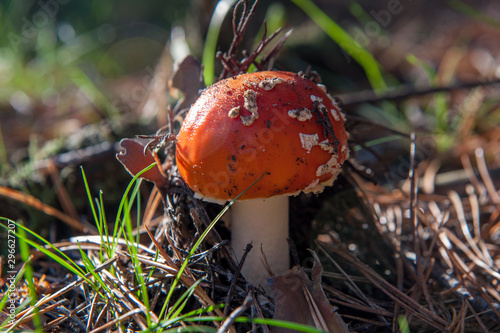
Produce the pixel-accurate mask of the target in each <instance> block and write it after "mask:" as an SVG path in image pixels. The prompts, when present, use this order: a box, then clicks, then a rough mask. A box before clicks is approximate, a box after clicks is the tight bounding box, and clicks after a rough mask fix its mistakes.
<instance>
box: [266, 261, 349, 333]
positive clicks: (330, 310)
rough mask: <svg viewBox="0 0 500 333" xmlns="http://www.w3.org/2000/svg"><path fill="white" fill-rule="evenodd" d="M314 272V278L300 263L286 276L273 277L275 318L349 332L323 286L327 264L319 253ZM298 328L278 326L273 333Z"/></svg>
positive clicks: (329, 330) (286, 332) (272, 288)
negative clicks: (323, 265)
mask: <svg viewBox="0 0 500 333" xmlns="http://www.w3.org/2000/svg"><path fill="white" fill-rule="evenodd" d="M313 256H314V259H315V261H314V266H313V271H312V274H311V275H312V279H313V280H312V281H311V280H310V279H309V278H308V277H307V275H306V273H305V271H304V269H303V268H302V267H299V266H296V267H294V268H292V269H291V270H289V271H288V272H286V273H285V274H284V275H281V276H276V277H274V278H273V280H272V284H271V290H272V291H273V293H274V303H275V312H274V319H279V320H286V321H291V322H295V323H299V324H305V325H310V326H314V327H316V328H318V329H321V330H324V331H327V332H332V333H348V332H349V330H348V329H347V325H346V324H345V323H344V322H343V320H342V318H340V316H339V315H338V313H337V312H336V308H335V307H334V306H332V305H331V304H330V302H329V301H328V299H327V298H326V296H325V294H324V292H323V287H322V286H321V274H322V272H323V267H322V266H321V264H320V263H319V260H318V258H317V257H316V254H315V253H313ZM288 332H295V331H294V330H290V329H285V328H280V327H278V328H275V329H274V330H273V333H288Z"/></svg>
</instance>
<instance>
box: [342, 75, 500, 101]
mask: <svg viewBox="0 0 500 333" xmlns="http://www.w3.org/2000/svg"><path fill="white" fill-rule="evenodd" d="M497 84H500V79H498V80H493V81H485V82H463V83H457V84H454V85H450V86H444V87H430V88H416V87H414V86H403V87H400V88H395V89H393V90H390V91H388V92H386V93H385V94H383V95H377V94H375V93H374V92H373V91H362V92H356V93H349V94H343V95H340V96H339V99H341V100H342V104H344V105H358V104H363V103H377V102H380V101H385V100H400V99H405V98H409V97H413V96H422V95H429V94H435V93H439V92H449V91H453V90H461V89H463V90H466V89H472V88H476V87H487V86H492V85H497Z"/></svg>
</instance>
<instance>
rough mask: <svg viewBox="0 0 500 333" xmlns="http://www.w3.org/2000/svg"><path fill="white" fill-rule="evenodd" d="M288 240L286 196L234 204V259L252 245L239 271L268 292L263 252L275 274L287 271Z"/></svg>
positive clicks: (232, 222) (232, 227) (232, 226)
mask: <svg viewBox="0 0 500 333" xmlns="http://www.w3.org/2000/svg"><path fill="white" fill-rule="evenodd" d="M287 238H288V196H286V195H279V196H275V197H272V198H268V199H251V200H242V201H236V202H235V203H234V204H233V206H232V207H231V247H232V248H233V250H234V252H235V254H236V258H237V260H238V261H240V260H241V258H242V257H243V254H244V252H245V248H246V246H247V244H248V243H252V245H253V248H252V250H251V251H250V252H249V253H248V256H247V257H246V259H245V264H244V265H243V268H242V270H241V274H242V275H243V276H244V277H245V279H247V281H249V282H250V283H252V284H254V285H256V286H258V285H259V284H260V285H262V286H263V287H264V288H265V289H268V284H267V279H268V278H269V274H268V272H267V270H266V269H265V268H264V264H263V263H262V252H263V253H264V255H265V257H266V260H267V263H268V264H269V267H270V268H271V271H272V273H273V274H274V275H281V274H283V273H285V272H286V271H287V270H288V269H289V268H290V255H289V248H288V241H287ZM261 247H262V252H261Z"/></svg>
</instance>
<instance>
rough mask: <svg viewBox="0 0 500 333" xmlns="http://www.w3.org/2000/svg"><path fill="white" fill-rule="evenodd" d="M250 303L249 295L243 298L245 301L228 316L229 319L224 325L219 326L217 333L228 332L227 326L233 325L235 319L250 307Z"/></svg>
mask: <svg viewBox="0 0 500 333" xmlns="http://www.w3.org/2000/svg"><path fill="white" fill-rule="evenodd" d="M251 301H252V297H251V296H250V293H248V294H247V296H246V297H245V300H244V301H243V304H241V305H240V306H239V307H237V308H236V309H234V311H233V312H231V314H230V315H229V317H228V318H227V319H226V320H225V321H224V323H223V324H222V325H221V327H220V328H219V330H218V331H217V333H225V332H227V331H228V330H229V326H231V325H232V324H234V321H235V320H236V318H238V317H239V316H240V315H241V314H242V313H243V312H245V311H246V310H247V309H248V307H249V306H250V302H251Z"/></svg>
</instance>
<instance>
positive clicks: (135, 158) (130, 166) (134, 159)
mask: <svg viewBox="0 0 500 333" xmlns="http://www.w3.org/2000/svg"><path fill="white" fill-rule="evenodd" d="M120 145H121V146H122V148H123V149H124V150H123V151H121V152H119V153H118V154H116V158H117V159H118V161H120V163H121V164H123V166H124V167H125V169H127V171H128V172H129V173H130V174H131V175H132V176H135V175H137V174H138V173H139V172H140V171H142V170H143V169H144V168H146V167H148V166H149V165H151V164H152V163H154V162H155V159H154V158H153V156H152V155H151V152H150V151H149V150H146V154H144V145H143V144H142V143H141V142H139V141H138V140H134V139H123V140H121V141H120ZM141 178H143V179H145V180H148V181H150V182H153V183H155V184H156V186H157V187H158V188H161V187H162V186H164V185H165V184H166V182H167V179H166V178H165V177H164V176H163V175H162V173H161V172H160V170H159V169H158V167H154V168H152V169H150V170H148V171H146V172H144V173H143V174H142V175H141Z"/></svg>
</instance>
